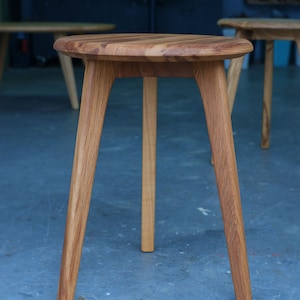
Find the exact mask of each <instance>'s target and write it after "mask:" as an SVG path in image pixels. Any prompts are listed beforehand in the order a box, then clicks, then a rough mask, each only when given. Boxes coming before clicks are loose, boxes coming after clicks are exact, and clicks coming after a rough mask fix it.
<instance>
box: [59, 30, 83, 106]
mask: <svg viewBox="0 0 300 300" xmlns="http://www.w3.org/2000/svg"><path fill="white" fill-rule="evenodd" d="M63 36H65V35H64V34H58V33H55V34H54V39H55V40H57V39H58V38H60V37H63ZM58 58H59V61H60V65H61V69H62V72H63V75H64V78H65V83H66V86H67V90H68V94H69V98H70V104H71V107H72V108H73V109H78V108H79V102H78V94H77V89H76V81H75V76H74V69H73V64H72V58H71V57H69V56H66V55H64V54H62V53H60V52H58Z"/></svg>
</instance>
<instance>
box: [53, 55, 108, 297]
mask: <svg viewBox="0 0 300 300" xmlns="http://www.w3.org/2000/svg"><path fill="white" fill-rule="evenodd" d="M113 80H114V75H113V71H112V68H110V64H108V63H102V62H93V61H91V62H88V63H87V66H86V70H85V75H84V83H83V91H82V104H81V109H80V116H79V122H78V129H77V139H76V148H75V155H74V162H73V171H72V180H71V188H70V196H69V207H68V214H67V222H66V231H65V241H64V248H63V255H62V262H61V271H60V281H59V290H58V297H57V299H58V300H74V294H75V288H76V281H77V276H78V270H79V264H80V257H81V252H82V245H83V239H84V234H85V228H86V222H87V217H88V211H89V206H90V199H91V193H92V185H93V181H94V174H95V168H96V162H97V157H98V149H99V143H100V137H101V132H102V127H103V121H104V115H105V109H106V106H107V100H108V96H109V93H110V89H111V86H112V83H113Z"/></svg>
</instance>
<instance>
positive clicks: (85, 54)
mask: <svg viewBox="0 0 300 300" xmlns="http://www.w3.org/2000/svg"><path fill="white" fill-rule="evenodd" d="M139 36H140V38H139ZM175 37H176V38H175ZM90 39H91V37H90V36H88V37H87V39H86V38H85V37H79V38H78V40H76V39H75V38H73V37H72V38H71V39H70V38H68V37H66V38H62V39H59V40H58V42H57V43H56V45H55V47H56V49H60V50H61V51H62V52H63V53H68V54H70V55H72V56H73V55H74V54H75V55H77V54H76V49H77V47H79V54H78V56H79V57H80V58H85V59H86V64H87V67H86V72H85V77H84V85H83V94H82V104H81V111H80V118H79V122H78V132H77V141H76V149H75V156H74V164H73V171H72V181H71V189H70V197H69V208H68V216H67V224H66V233H65V243H64V249H63V258H62V264H61V274H60V281H59V292H58V299H59V300H66V299H67V300H71V299H72V300H73V299H74V295H75V288H76V281H77V276H78V270H79V263H80V256H81V252H82V246H83V238H84V232H85V228H86V222H87V215H88V210H89V203H90V198H91V191H92V184H93V180H94V173H95V168H96V161H97V154H98V149H99V140H100V136H101V131H102V126H103V120H104V115H105V109H106V105H107V99H108V97H109V91H110V89H111V85H112V83H113V81H114V79H115V78H117V77H136V76H141V77H144V92H143V98H144V101H143V149H142V151H143V155H142V160H143V161H142V166H143V170H142V250H143V251H153V249H154V221H155V180H156V174H155V169H156V168H155V164H156V118H157V116H156V114H157V77H158V76H172V77H174V76H176V77H191V76H192V77H194V78H195V80H196V82H197V84H198V87H199V89H200V92H201V94H202V100H203V105H204V110H205V115H206V120H207V126H208V133H209V137H210V141H211V146H212V153H213V158H214V167H215V173H216V179H217V184H218V190H219V196H220V204H221V208H222V214H223V220H224V229H225V235H226V241H227V248H228V253H229V260H230V265H231V272H232V278H233V283H234V290H235V295H236V298H237V299H238V300H249V299H251V286H250V278H249V270H248V262H247V252H246V244H245V235H244V227H243V218H242V210H241V203H240V193H239V184H238V175H237V168H236V161H235V153H234V145H233V137H232V128H231V118H230V113H229V105H228V97H227V88H226V78H225V72H224V65H223V60H222V58H223V57H224V54H223V53H221V48H222V47H224V48H225V52H226V53H227V55H228V56H229V57H232V55H233V56H234V57H236V56H241V55H243V54H244V53H245V51H246V50H245V49H246V48H248V50H249V51H251V49H252V45H251V43H249V42H247V41H246V43H244V40H241V39H223V38H220V39H218V38H215V37H212V38H211V39H207V38H206V37H205V38H203V37H199V36H197V37H193V36H191V35H176V36H175V35H148V34H147V35H145V34H141V35H132V34H131V35H127V34H124V35H116V36H115V35H107V36H106V37H102V36H99V40H100V41H99V45H98V47H99V49H102V50H99V49H96V48H95V47H96V44H95V43H96V37H93V39H92V41H91V44H89V42H88V41H89V40H90ZM142 40H143V41H144V43H145V44H143V43H142V42H141V41H142ZM209 40H210V41H211V49H209V42H208V41H209ZM104 41H105V43H104ZM226 41H227V42H226ZM235 42H236V43H235ZM122 43H124V45H123V47H119V46H120V44H122ZM191 44H193V46H192V47H191V48H190V45H191ZM111 45H112V46H111ZM130 45H133V46H132V47H133V49H134V50H135V51H133V50H132V49H131V50H130ZM138 45H139V46H138ZM216 45H218V47H216ZM220 45H222V47H220ZM184 46H186V48H185V47H184ZM197 47H198V48H199V51H198V52H197V53H198V55H195V53H196V48H197ZM239 47H240V48H239ZM176 48H178V49H177V50H176ZM82 49H85V50H84V51H83V50H82ZM95 49H96V50H95ZM170 49H172V50H170ZM148 50H149V51H148ZM99 51H100V52H101V53H100V54H98V53H99ZM136 51H137V52H136ZM239 51H240V52H239ZM103 53H105V55H103ZM149 53H151V54H150V55H149ZM175 53H177V55H175ZM205 53H207V55H208V56H207V57H205ZM154 54H155V61H154V62H151V59H153V57H154ZM114 55H115V56H114ZM148 55H149V56H148ZM130 57H131V58H132V61H130ZM159 57H160V58H159ZM105 58H106V60H105ZM113 58H115V60H113ZM208 58H209V59H208ZM157 60H158V61H157ZM120 192H121V191H120Z"/></svg>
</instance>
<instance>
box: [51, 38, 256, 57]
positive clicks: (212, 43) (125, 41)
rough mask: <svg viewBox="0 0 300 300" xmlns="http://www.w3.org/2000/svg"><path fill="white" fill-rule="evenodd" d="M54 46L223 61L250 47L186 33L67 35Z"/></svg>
mask: <svg viewBox="0 0 300 300" xmlns="http://www.w3.org/2000/svg"><path fill="white" fill-rule="evenodd" d="M54 48H55V49H56V50H57V51H60V52H62V53H65V54H67V55H70V56H72V57H78V58H89V59H99V60H111V61H132V62H133V61H135V62H137V61H145V62H172V61H173V62H178V61H181V62H194V61H203V60H223V59H225V58H234V57H238V56H241V55H244V54H246V53H248V52H250V51H252V49H253V48H252V44H251V43H249V42H248V41H247V40H245V39H232V38H228V37H218V36H205V35H188V34H186V35H185V34H182V35H180V34H105V35H84V36H81V37H78V36H69V37H67V38H64V39H62V40H57V41H56V42H55V43H54Z"/></svg>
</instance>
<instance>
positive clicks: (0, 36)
mask: <svg viewBox="0 0 300 300" xmlns="http://www.w3.org/2000/svg"><path fill="white" fill-rule="evenodd" d="M8 41H9V33H8V32H2V33H0V82H1V80H2V77H3V71H4V67H5V59H6V54H7V49H8Z"/></svg>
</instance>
